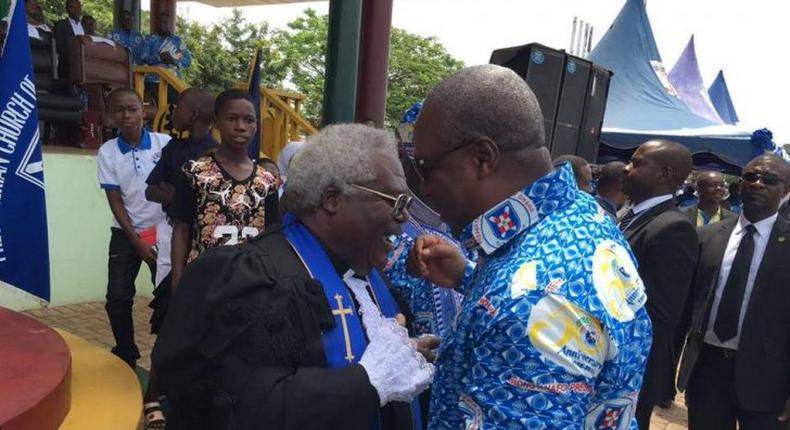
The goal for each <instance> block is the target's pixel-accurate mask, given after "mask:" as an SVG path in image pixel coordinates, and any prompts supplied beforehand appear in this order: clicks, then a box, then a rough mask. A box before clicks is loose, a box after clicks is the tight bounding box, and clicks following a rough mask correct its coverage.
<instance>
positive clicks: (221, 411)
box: [152, 227, 413, 430]
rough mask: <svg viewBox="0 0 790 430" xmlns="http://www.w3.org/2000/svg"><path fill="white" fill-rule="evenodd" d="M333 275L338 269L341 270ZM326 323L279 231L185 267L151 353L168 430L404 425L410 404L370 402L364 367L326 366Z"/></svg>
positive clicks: (313, 283)
mask: <svg viewBox="0 0 790 430" xmlns="http://www.w3.org/2000/svg"><path fill="white" fill-rule="evenodd" d="M341 275H342V273H341ZM333 327H335V319H334V316H333V315H332V309H331V308H330V306H329V303H328V302H327V300H326V297H325V295H324V292H323V289H322V286H321V283H320V282H318V281H317V280H314V279H312V278H310V276H309V274H308V272H307V270H306V269H305V267H304V265H303V264H302V263H301V261H300V260H299V258H298V256H297V255H296V253H295V252H294V251H293V249H292V248H291V246H290V244H289V243H288V241H287V240H286V239H285V237H284V236H283V234H282V233H281V231H280V228H279V227H276V228H273V229H271V230H269V231H268V232H267V233H264V234H263V235H261V236H259V237H258V238H256V239H253V240H251V241H249V242H247V243H245V244H242V245H237V246H222V247H217V248H214V249H212V250H210V251H208V252H206V253H204V254H203V255H201V256H200V257H199V258H198V259H196V260H195V261H194V262H192V263H190V264H189V265H188V266H187V268H186V271H185V272H184V276H183V278H182V281H181V285H180V286H179V287H178V289H177V290H176V294H175V297H174V298H173V302H172V304H171V305H170V308H169V309H168V314H167V317H166V318H165V322H164V325H163V327H162V329H161V331H160V333H159V337H158V338H157V340H156V344H155V345H154V349H153V353H152V362H153V367H154V369H155V370H156V372H157V376H158V378H159V383H160V387H161V390H162V393H163V394H165V395H166V396H167V399H168V402H169V405H171V406H170V409H169V411H168V412H169V413H168V416H167V419H168V423H167V428H168V430H181V429H190V430H195V429H223V430H224V429H233V430H246V429H294V430H296V429H299V430H309V429H360V430H363V429H364V430H371V429H373V428H374V425H375V424H374V423H375V420H376V416H377V415H378V417H379V420H380V422H381V428H382V429H385V430H390V429H412V427H413V425H412V418H411V407H410V405H409V404H407V403H399V402H393V403H390V404H388V405H386V406H385V407H384V408H379V398H378V393H377V392H376V389H375V388H374V387H373V386H372V385H371V384H370V382H369V380H368V377H367V373H366V371H365V369H364V368H363V367H362V366H360V365H358V364H354V365H351V366H348V367H345V368H340V369H331V368H327V367H326V356H325V353H324V343H323V336H322V331H324V330H328V329H331V328H333Z"/></svg>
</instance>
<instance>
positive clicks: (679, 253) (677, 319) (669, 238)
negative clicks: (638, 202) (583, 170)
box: [624, 200, 698, 405]
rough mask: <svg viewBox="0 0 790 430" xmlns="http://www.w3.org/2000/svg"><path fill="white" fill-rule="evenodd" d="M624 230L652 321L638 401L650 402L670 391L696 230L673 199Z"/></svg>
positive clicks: (662, 398)
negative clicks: (634, 257) (648, 354)
mask: <svg viewBox="0 0 790 430" xmlns="http://www.w3.org/2000/svg"><path fill="white" fill-rule="evenodd" d="M624 234H625V238H626V239H627V240H628V243H629V244H630V245H631V249H632V250H633V252H634V255H635V256H636V260H637V262H638V263H639V276H640V277H641V278H642V281H643V282H644V283H645V291H646V293H647V313H648V315H650V319H651V321H652V323H653V346H652V348H651V350H650V356H649V358H648V360H647V368H646V370H645V378H644V382H643V383H642V390H641V391H640V394H639V395H640V397H639V401H640V402H644V404H647V405H655V404H659V403H663V402H665V401H667V400H670V399H671V398H673V397H674V395H675V387H674V385H675V384H674V381H675V368H676V364H677V363H676V361H677V357H678V356H679V352H678V351H677V349H678V347H677V343H678V342H677V336H676V330H677V329H678V327H679V325H680V324H681V322H682V321H683V318H684V315H683V313H684V312H683V310H684V309H685V304H686V301H687V299H688V297H689V291H690V289H691V283H692V279H693V276H694V268H695V267H696V265H697V252H698V251H697V250H698V239H697V232H696V230H695V228H694V226H693V225H692V224H691V222H689V220H688V218H687V217H686V216H685V215H684V214H683V213H681V212H680V211H679V210H678V209H677V207H675V202H674V201H673V200H667V201H666V202H663V203H661V204H659V205H657V206H655V207H653V208H652V209H649V210H648V211H647V212H645V213H643V214H641V215H640V216H639V217H637V218H636V219H634V221H633V222H631V224H630V225H629V226H628V228H627V229H626V230H625V232H624Z"/></svg>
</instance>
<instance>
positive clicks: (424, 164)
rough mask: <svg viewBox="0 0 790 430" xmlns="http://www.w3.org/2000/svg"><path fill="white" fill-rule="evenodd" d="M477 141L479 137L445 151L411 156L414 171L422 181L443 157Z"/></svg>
mask: <svg viewBox="0 0 790 430" xmlns="http://www.w3.org/2000/svg"><path fill="white" fill-rule="evenodd" d="M475 142H477V139H472V140H469V141H467V142H464V143H463V144H461V145H459V146H456V147H454V148H450V149H446V150H444V151H439V152H437V153H435V154H433V155H429V156H427V157H411V156H410V157H409V161H410V162H411V165H412V167H413V168H414V172H415V173H417V176H419V178H420V180H421V181H424V180H426V179H428V175H429V174H430V172H431V170H430V169H431V167H432V166H435V165H436V164H437V163H438V162H439V161H441V160H442V158H444V157H446V156H448V155H450V154H452V153H453V152H455V151H458V150H460V149H464V148H466V147H467V146H469V145H471V144H473V143H475Z"/></svg>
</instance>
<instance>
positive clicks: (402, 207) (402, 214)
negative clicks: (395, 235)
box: [350, 184, 412, 221]
mask: <svg viewBox="0 0 790 430" xmlns="http://www.w3.org/2000/svg"><path fill="white" fill-rule="evenodd" d="M350 185H351V186H352V187H354V188H356V189H358V190H361V191H365V192H366V193H370V194H373V195H375V196H378V197H380V198H382V199H384V200H386V201H388V202H390V203H391V204H392V217H393V218H395V219H396V220H398V221H405V220H406V211H407V210H409V207H410V206H411V202H412V197H411V196H410V195H408V194H398V195H397V196H392V195H389V194H387V193H382V192H381V191H376V190H374V189H372V188H368V187H365V186H362V185H357V184H350Z"/></svg>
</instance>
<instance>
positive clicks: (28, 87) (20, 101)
mask: <svg viewBox="0 0 790 430" xmlns="http://www.w3.org/2000/svg"><path fill="white" fill-rule="evenodd" d="M35 107H36V86H35V84H33V81H31V80H30V75H25V77H24V79H22V80H21V81H20V82H19V91H15V92H14V93H13V94H11V98H10V99H9V100H8V102H7V103H6V105H5V107H4V108H3V111H2V112H0V152H4V153H6V154H13V153H14V150H15V149H16V144H17V139H19V136H20V135H21V134H22V129H24V127H25V123H27V120H28V119H29V118H30V114H31V113H32V112H33V109H35Z"/></svg>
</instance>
